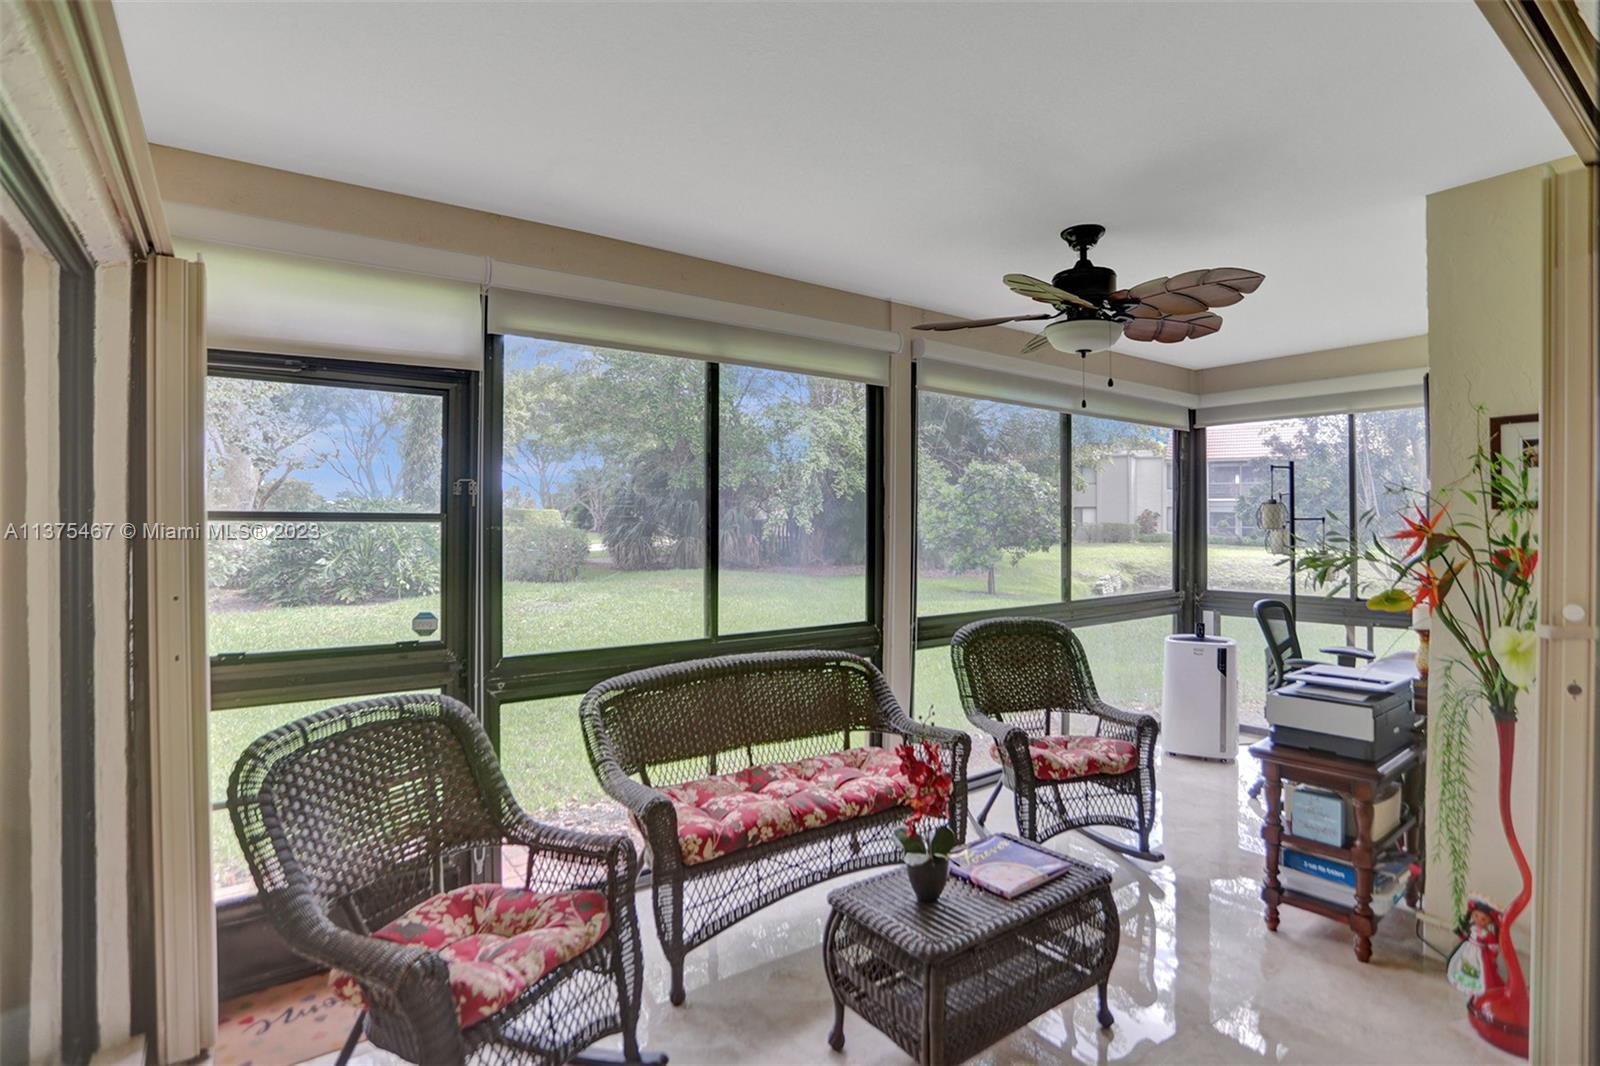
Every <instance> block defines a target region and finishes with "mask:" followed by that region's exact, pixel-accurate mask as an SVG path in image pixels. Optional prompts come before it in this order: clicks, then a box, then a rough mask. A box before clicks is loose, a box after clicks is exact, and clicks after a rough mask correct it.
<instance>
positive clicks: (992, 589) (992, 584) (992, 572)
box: [989, 566, 994, 596]
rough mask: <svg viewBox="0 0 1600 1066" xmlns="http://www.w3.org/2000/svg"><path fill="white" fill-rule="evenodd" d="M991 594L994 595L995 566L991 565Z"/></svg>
mask: <svg viewBox="0 0 1600 1066" xmlns="http://www.w3.org/2000/svg"><path fill="white" fill-rule="evenodd" d="M989 595H991V596H993V595H994V567H992V566H991V567H989Z"/></svg>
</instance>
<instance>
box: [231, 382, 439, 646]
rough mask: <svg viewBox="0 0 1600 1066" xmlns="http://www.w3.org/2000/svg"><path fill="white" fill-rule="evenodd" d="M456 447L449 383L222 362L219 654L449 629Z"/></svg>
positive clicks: (376, 640) (388, 639)
mask: <svg viewBox="0 0 1600 1066" xmlns="http://www.w3.org/2000/svg"><path fill="white" fill-rule="evenodd" d="M443 453H444V399H443V396H442V395H441V394H440V393H437V392H432V393H430V392H418V391H409V390H404V389H396V388H379V387H361V388H354V387H340V386H336V385H331V384H314V383H308V382H297V381H285V380H274V379H272V378H265V377H255V376H252V377H239V376H225V375H220V374H214V375H213V376H212V377H211V378H210V379H209V381H208V383H207V387H206V493H207V506H208V507H209V509H210V514H211V523H210V527H209V530H208V537H209V541H210V543H209V544H208V546H207V553H206V563H207V585H208V590H209V626H208V638H209V643H210V646H211V652H212V654H225V653H241V652H265V651H288V650H301V649H312V648H330V647H349V646H356V645H368V644H392V643H398V642H401V641H408V640H417V639H419V637H420V638H426V637H427V636H430V635H432V634H434V633H435V632H437V630H438V627H439V619H440V615H441V614H442V613H443V610H442V604H441V600H440V588H441V583H442V569H441V555H440V552H441V537H442V531H443V522H444V486H443V482H442V474H441V469H442V467H441V463H442V457H443Z"/></svg>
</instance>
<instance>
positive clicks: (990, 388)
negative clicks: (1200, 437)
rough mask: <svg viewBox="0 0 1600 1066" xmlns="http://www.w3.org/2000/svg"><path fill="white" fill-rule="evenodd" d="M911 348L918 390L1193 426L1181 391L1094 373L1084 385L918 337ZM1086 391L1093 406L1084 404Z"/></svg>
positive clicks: (1070, 375) (1060, 371) (1050, 370)
mask: <svg viewBox="0 0 1600 1066" xmlns="http://www.w3.org/2000/svg"><path fill="white" fill-rule="evenodd" d="M912 352H913V355H914V356H915V358H916V363H917V388H919V389H931V390H933V391H935V392H947V393H953V394H955V395H957V396H967V397H971V398H972V399H975V400H995V401H998V402H1000V403H1015V404H1023V405H1025V406H1028V407H1042V408H1045V409H1047V410H1051V411H1065V412H1067V413H1068V414H1082V415H1090V416H1093V417H1095V418H1115V419H1120V420H1122V421H1125V422H1142V423H1144V424H1146V425H1151V426H1161V427H1164V428H1167V429H1188V428H1189V398H1188V397H1186V396H1184V395H1183V394H1180V393H1171V392H1170V391H1169V390H1165V389H1156V388H1153V387H1150V386H1142V385H1139V384H1138V383H1136V382H1118V383H1117V385H1116V386H1115V387H1113V388H1109V389H1108V388H1106V384H1105V381H1106V379H1105V378H1104V377H1097V376H1096V375H1095V374H1091V375H1090V376H1089V380H1088V387H1087V389H1085V388H1084V386H1083V384H1082V383H1081V381H1080V375H1079V374H1077V373H1074V372H1072V371H1070V370H1067V369H1065V368H1062V367H1057V366H1053V365H1051V364H1047V363H1039V364H1029V363H1028V362H1027V361H1026V360H1022V359H1017V358H1014V357H1007V356H1000V355H993V356H991V355H989V354H987V353H980V352H972V351H969V350H967V349H959V348H956V347H955V346H953V345H946V344H941V343H939V342H936V341H934V342H930V341H923V340H917V341H915V342H914V343H913V346H912ZM980 364H988V365H980ZM1014 364H1023V365H1024V366H1026V367H1027V368H1028V371H1029V372H1027V373H1021V372H1019V371H1018V370H1017V369H1016V368H1015V366H1014ZM1100 372H1101V373H1103V372H1104V371H1103V370H1101V371H1100ZM1086 395H1087V398H1088V401H1089V406H1088V407H1083V406H1082V401H1083V399H1084V398H1085V396H1086Z"/></svg>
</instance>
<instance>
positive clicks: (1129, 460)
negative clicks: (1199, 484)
mask: <svg viewBox="0 0 1600 1066" xmlns="http://www.w3.org/2000/svg"><path fill="white" fill-rule="evenodd" d="M1172 470H1173V466H1172V455H1171V449H1170V447H1169V448H1157V447H1153V448H1148V449H1145V448H1137V449H1131V450H1129V451H1124V452H1118V453H1115V454H1113V455H1112V456H1111V457H1110V458H1108V459H1106V460H1105V461H1104V462H1103V463H1101V464H1100V466H1099V467H1098V468H1097V469H1082V470H1079V471H1078V474H1079V476H1080V477H1082V478H1083V479H1084V480H1085V482H1086V484H1085V485H1084V486H1083V487H1082V488H1074V489H1073V490H1072V528H1073V530H1074V532H1076V531H1077V530H1080V529H1082V528H1083V527H1084V526H1087V525H1097V524H1099V523H1103V522H1126V523H1129V524H1137V523H1138V521H1139V516H1140V515H1142V514H1144V513H1145V512H1147V511H1148V512H1150V513H1152V514H1154V515H1155V516H1156V524H1155V528H1154V529H1153V530H1152V532H1155V533H1171V532H1174V529H1175V526H1174V523H1175V522H1176V521H1177V517H1178V513H1177V511H1176V510H1175V509H1174V507H1173V499H1174V489H1175V485H1174V478H1173V473H1172Z"/></svg>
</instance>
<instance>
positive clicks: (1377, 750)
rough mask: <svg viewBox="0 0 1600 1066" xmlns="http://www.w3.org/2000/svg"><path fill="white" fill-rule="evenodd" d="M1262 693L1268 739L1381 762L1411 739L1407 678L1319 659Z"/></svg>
mask: <svg viewBox="0 0 1600 1066" xmlns="http://www.w3.org/2000/svg"><path fill="white" fill-rule="evenodd" d="M1284 680H1285V682H1287V683H1286V684H1285V685H1283V687H1281V688H1279V689H1276V690H1274V691H1273V692H1269V693H1268V694H1267V721H1268V722H1269V723H1271V725H1272V740H1273V743H1275V744H1281V745H1284V746H1285V747H1291V748H1306V749H1309V750H1311V751H1320V752H1326V753H1328V754H1330V755H1339V756H1343V757H1344V758H1347V759H1359V760H1361V761H1362V762H1381V761H1382V760H1384V759H1386V758H1388V757H1389V756H1390V755H1392V754H1394V753H1395V752H1397V751H1399V750H1400V749H1401V748H1403V747H1405V746H1406V744H1407V743H1408V742H1409V741H1410V740H1411V732H1412V729H1413V727H1414V725H1415V715H1414V713H1413V711H1412V706H1411V679H1410V678H1408V677H1392V676H1390V677H1384V676H1374V675H1373V674H1370V673H1363V672H1362V671H1360V670H1355V669H1352V668H1350V667H1342V666H1334V665H1332V664H1322V663H1319V664H1317V665H1315V666H1311V667H1307V668H1306V669H1303V670H1296V671H1294V672H1293V673H1290V674H1288V675H1287V676H1286V677H1285V678H1284Z"/></svg>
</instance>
